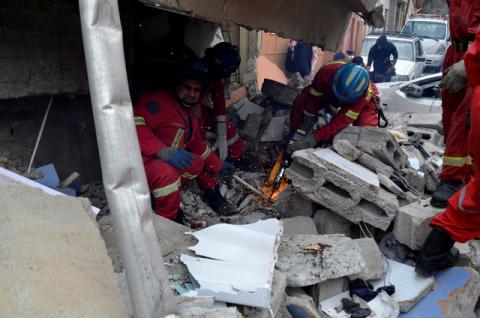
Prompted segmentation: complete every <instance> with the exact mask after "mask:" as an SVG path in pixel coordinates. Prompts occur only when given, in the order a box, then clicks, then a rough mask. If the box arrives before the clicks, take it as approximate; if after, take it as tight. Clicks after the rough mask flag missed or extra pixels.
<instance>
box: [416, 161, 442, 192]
mask: <svg viewBox="0 0 480 318" xmlns="http://www.w3.org/2000/svg"><path fill="white" fill-rule="evenodd" d="M420 170H421V171H422V172H423V173H424V176H423V181H424V182H425V188H426V189H427V190H428V191H430V192H433V191H435V189H437V187H438V185H439V184H440V179H439V178H438V176H439V175H440V169H435V167H434V166H433V165H432V164H431V163H430V162H425V163H424V164H423V165H422V167H421V168H420Z"/></svg>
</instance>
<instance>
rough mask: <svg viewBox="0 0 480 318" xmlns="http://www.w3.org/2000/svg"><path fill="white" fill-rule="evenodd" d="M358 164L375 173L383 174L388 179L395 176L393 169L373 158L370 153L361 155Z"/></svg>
mask: <svg viewBox="0 0 480 318" xmlns="http://www.w3.org/2000/svg"><path fill="white" fill-rule="evenodd" d="M357 162H358V163H359V164H361V165H362V166H364V167H365V168H368V169H370V170H371V171H373V172H376V173H381V174H383V175H385V176H387V177H390V176H391V175H392V174H393V168H392V167H390V166H389V165H386V164H384V163H383V162H381V161H380V160H378V159H377V158H375V157H372V156H371V155H369V154H368V153H364V154H363V155H361V156H360V157H359V158H358V160H357Z"/></svg>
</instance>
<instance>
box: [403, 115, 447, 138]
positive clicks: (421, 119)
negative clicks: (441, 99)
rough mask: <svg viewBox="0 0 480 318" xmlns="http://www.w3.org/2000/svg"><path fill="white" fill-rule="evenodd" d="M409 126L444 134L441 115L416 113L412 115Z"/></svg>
mask: <svg viewBox="0 0 480 318" xmlns="http://www.w3.org/2000/svg"><path fill="white" fill-rule="evenodd" d="M408 126H412V127H420V128H430V129H435V130H436V131H438V132H439V133H441V134H443V126H442V114H440V113H416V114H411V115H410V119H409V120H408Z"/></svg>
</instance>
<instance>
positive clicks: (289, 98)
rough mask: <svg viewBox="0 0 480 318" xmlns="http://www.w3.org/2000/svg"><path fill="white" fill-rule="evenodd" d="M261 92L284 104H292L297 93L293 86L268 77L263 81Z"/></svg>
mask: <svg viewBox="0 0 480 318" xmlns="http://www.w3.org/2000/svg"><path fill="white" fill-rule="evenodd" d="M262 93H263V94H264V95H267V96H269V97H271V98H273V99H274V100H275V101H277V102H279V103H282V104H286V105H292V104H293V101H294V100H295V98H296V97H297V95H298V92H297V91H296V90H295V89H294V88H292V87H290V86H288V85H285V84H282V83H279V82H277V81H274V80H271V79H268V78H267V79H265V80H264V81H263V85H262Z"/></svg>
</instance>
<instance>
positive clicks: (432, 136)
mask: <svg viewBox="0 0 480 318" xmlns="http://www.w3.org/2000/svg"><path fill="white" fill-rule="evenodd" d="M404 131H405V132H406V134H407V136H409V137H410V136H413V135H414V134H416V133H417V134H420V135H421V137H422V141H423V142H424V143H426V142H428V143H431V144H432V145H435V146H436V147H439V146H442V145H443V135H441V134H440V133H439V132H438V131H437V130H435V129H428V128H419V127H410V126H407V127H405V129H404Z"/></svg>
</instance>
